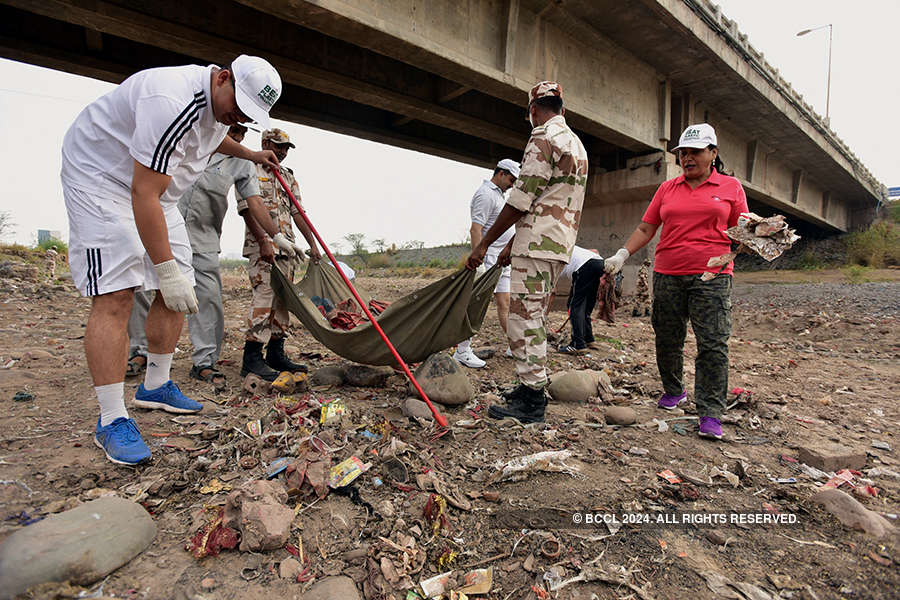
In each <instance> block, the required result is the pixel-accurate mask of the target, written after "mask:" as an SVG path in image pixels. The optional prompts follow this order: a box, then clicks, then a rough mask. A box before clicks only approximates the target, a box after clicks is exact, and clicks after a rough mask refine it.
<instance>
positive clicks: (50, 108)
mask: <svg viewBox="0 0 900 600" xmlns="http://www.w3.org/2000/svg"><path fill="white" fill-rule="evenodd" d="M719 4H720V6H721V7H722V11H723V13H724V14H725V15H726V16H727V17H729V18H731V19H733V20H736V21H737V23H738V27H739V29H740V30H741V31H742V32H743V33H745V34H747V36H748V38H749V41H750V44H751V45H753V46H754V47H755V48H756V49H757V50H760V51H761V52H763V53H764V54H765V56H766V60H767V61H768V62H769V63H770V64H771V65H773V66H775V67H776V68H778V70H779V71H780V72H781V74H782V76H783V77H784V78H785V79H786V80H787V81H788V82H790V83H791V85H792V86H793V87H794V89H795V90H797V91H798V92H800V93H801V94H802V95H803V96H804V98H805V99H806V101H807V102H808V103H810V104H811V105H812V106H813V108H814V109H815V110H816V111H817V112H819V113H820V114H821V115H823V116H824V114H825V98H826V75H827V70H828V69H827V67H828V62H827V61H828V29H827V28H825V29H822V30H820V31H816V32H813V33H810V34H807V35H805V36H803V37H797V36H796V33H797V32H799V31H801V30H804V29H810V28H814V27H818V26H821V25H827V24H829V23H830V24H832V25H833V30H834V39H833V48H832V66H831V69H832V76H831V106H830V115H829V116H830V119H831V127H832V129H833V130H834V131H835V132H836V133H837V135H838V136H839V137H840V138H841V139H843V140H844V142H846V143H847V144H848V145H849V146H850V149H851V150H852V151H853V152H854V153H855V154H856V155H857V156H858V157H859V158H860V159H861V160H862V161H863V163H864V164H865V165H866V167H867V168H868V169H869V170H870V171H871V172H872V173H873V174H874V175H875V177H876V178H878V180H879V181H881V182H882V183H884V184H885V185H888V186H896V185H900V157H898V153H897V150H896V147H897V143H898V141H900V118H897V116H896V105H897V102H898V100H900V77H898V69H897V67H896V66H895V64H894V63H895V57H896V55H897V41H896V37H895V33H896V32H895V31H892V29H893V28H895V26H896V23H897V22H900V2H898V1H897V0H865V2H857V3H851V2H846V1H835V0H787V1H785V0H777V1H775V0H752V1H751V0H720V2H719ZM0 82H2V83H0V133H2V136H3V140H4V141H5V143H4V144H3V145H2V146H0V164H2V165H3V176H4V177H3V178H4V180H5V182H6V185H7V190H8V191H7V193H6V194H5V195H4V197H3V199H2V200H0V210H2V211H9V212H10V213H11V217H12V221H13V222H14V223H15V234H14V235H12V236H7V238H6V239H4V240H3V241H7V242H8V241H16V242H19V243H23V244H31V243H33V242H34V241H35V240H36V237H37V230H38V229H50V230H60V231H62V233H63V239H67V238H68V225H67V220H66V211H65V205H64V203H63V200H62V189H61V186H60V183H59V169H60V158H59V148H60V146H61V144H62V139H63V136H64V135H65V132H66V130H67V129H68V127H69V125H70V124H71V123H72V121H73V120H74V119H75V117H76V116H77V114H78V113H79V112H80V111H81V109H82V108H83V107H84V106H85V105H86V104H88V103H89V102H91V101H92V100H94V99H95V98H97V97H99V96H101V95H102V94H104V93H106V92H107V91H109V90H110V89H112V87H113V86H112V85H111V84H109V83H105V82H101V81H96V80H92V79H88V78H85V77H80V76H77V75H71V74H67V73H62V72H59V71H53V70H50V69H44V68H40V67H34V66H31V65H26V64H22V63H16V62H13V61H9V60H5V59H0ZM275 123H276V126H278V127H281V128H283V129H285V130H286V131H287V132H288V133H289V134H290V136H291V139H292V140H293V141H294V142H295V143H296V144H297V148H296V149H294V150H292V151H291V154H289V155H288V157H287V159H286V160H285V164H286V165H287V166H289V167H291V168H292V169H293V170H294V173H295V175H296V176H297V179H298V181H299V183H300V186H301V187H300V189H301V194H302V196H303V203H304V207H305V208H306V210H307V213H308V215H309V217H310V219H311V220H312V222H313V225H314V226H315V227H316V228H317V229H318V230H319V232H320V233H321V235H322V237H323V238H324V240H325V242H326V243H327V244H329V245H330V246H332V247H333V246H336V245H337V244H340V245H342V246H343V248H342V249H343V250H346V249H348V247H349V244H348V243H347V242H346V241H344V239H343V238H344V236H346V235H347V234H351V233H362V234H364V235H365V237H366V240H367V241H371V240H374V239H384V240H386V242H387V243H388V244H391V243H396V244H397V245H398V246H400V245H402V244H403V243H404V242H407V241H412V240H419V241H422V242H425V243H426V245H429V246H432V245H438V244H444V243H455V242H460V241H463V240H464V239H465V238H466V236H467V234H468V229H469V225H470V222H469V211H468V205H469V200H470V198H471V197H472V194H473V193H474V191H475V190H476V188H477V187H478V186H479V184H480V183H481V181H482V180H483V179H485V178H488V177H490V171H489V170H487V169H482V168H478V167H473V166H470V165H465V164H462V163H458V162H455V161H451V160H447V159H443V158H438V157H434V156H429V155H426V154H422V153H419V152H414V151H411V150H404V149H400V148H395V147H392V146H387V145H383V144H378V143H375V142H370V141H366V140H362V139H359V138H353V137H349V136H345V135H340V134H336V133H331V132H327V131H323V130H319V129H314V128H311V127H306V126H303V125H297V124H293V123H287V122H283V121H277V120H276V121H275ZM244 143H245V144H246V145H248V146H249V147H251V148H254V149H256V148H259V134H258V133H254V132H252V131H251V132H249V133H248V135H247V137H246V139H245V141H244ZM512 158H515V159H517V160H518V158H519V157H512ZM242 240H243V221H242V220H241V218H240V217H238V216H237V213H236V212H235V211H229V213H228V215H227V217H226V219H225V226H224V231H223V236H222V251H223V254H224V255H225V256H226V257H228V256H237V255H239V254H240V249H241V245H242ZM332 249H333V250H339V249H341V248H339V247H338V248H334V247H333V248H332Z"/></svg>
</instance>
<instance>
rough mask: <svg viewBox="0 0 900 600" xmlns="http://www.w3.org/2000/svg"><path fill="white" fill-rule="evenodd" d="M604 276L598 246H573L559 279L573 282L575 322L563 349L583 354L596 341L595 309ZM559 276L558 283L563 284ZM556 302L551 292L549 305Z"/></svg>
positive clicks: (572, 314) (571, 304)
mask: <svg viewBox="0 0 900 600" xmlns="http://www.w3.org/2000/svg"><path fill="white" fill-rule="evenodd" d="M602 276H603V257H602V256H600V255H599V254H598V253H597V252H596V251H595V250H586V249H584V248H582V247H581V246H574V247H573V248H572V256H570V257H569V262H568V264H566V267H565V268H564V269H563V270H562V272H561V273H560V274H559V280H563V279H564V280H566V281H571V282H572V288H571V289H570V290H569V300H568V302H567V306H568V309H569V321H570V322H571V323H572V341H571V342H569V343H568V344H562V345H561V346H560V347H559V351H560V352H562V353H564V354H582V353H584V352H586V351H587V349H588V347H589V346H591V345H592V344H593V343H594V330H593V327H592V326H591V313H592V312H593V311H594V305H595V304H596V303H597V290H598V289H599V288H600V278H601V277H602ZM559 280H557V285H559ZM552 302H553V298H552V296H551V299H550V302H548V303H547V306H548V307H549V306H550V304H551V303H552Z"/></svg>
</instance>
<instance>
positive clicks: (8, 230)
mask: <svg viewBox="0 0 900 600" xmlns="http://www.w3.org/2000/svg"><path fill="white" fill-rule="evenodd" d="M15 232H16V224H15V223H14V222H13V220H12V213H10V212H9V211H8V210H0V239H3V238H5V237H6V236H7V235H11V234H13V233H15Z"/></svg>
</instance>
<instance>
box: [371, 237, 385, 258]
mask: <svg viewBox="0 0 900 600" xmlns="http://www.w3.org/2000/svg"><path fill="white" fill-rule="evenodd" d="M372 247H374V248H375V252H378V253H379V254H380V253H382V252H384V250H385V248H387V242H386V241H385V239H384V238H378V239H377V240H372Z"/></svg>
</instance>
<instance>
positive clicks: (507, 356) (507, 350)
mask: <svg viewBox="0 0 900 600" xmlns="http://www.w3.org/2000/svg"><path fill="white" fill-rule="evenodd" d="M504 356H505V357H506V358H512V357H513V353H512V348H510V347H509V346H507V347H506V354H504Z"/></svg>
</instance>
